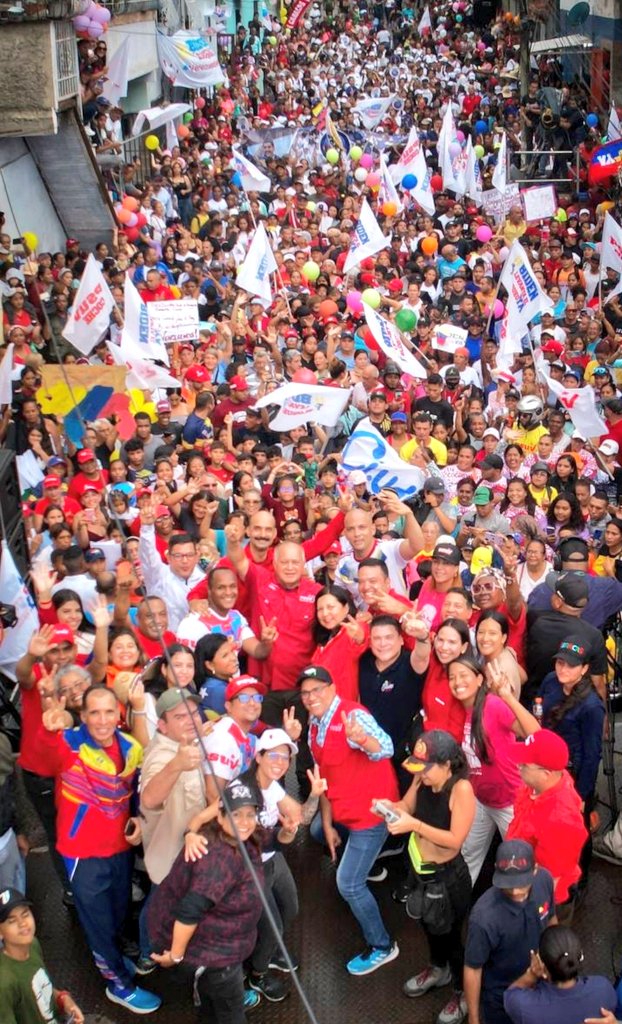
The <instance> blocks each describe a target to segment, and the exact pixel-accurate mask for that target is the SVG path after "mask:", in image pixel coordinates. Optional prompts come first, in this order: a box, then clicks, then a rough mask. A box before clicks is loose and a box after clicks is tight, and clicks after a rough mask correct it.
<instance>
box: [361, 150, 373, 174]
mask: <svg viewBox="0 0 622 1024" xmlns="http://www.w3.org/2000/svg"><path fill="white" fill-rule="evenodd" d="M359 166H360V167H364V168H365V170H366V171H369V170H370V168H371V167H373V166H374V158H373V156H372V155H371V153H363V156H362V157H361V159H360V160H359Z"/></svg>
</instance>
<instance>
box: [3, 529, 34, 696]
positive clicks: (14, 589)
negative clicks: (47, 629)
mask: <svg viewBox="0 0 622 1024" xmlns="http://www.w3.org/2000/svg"><path fill="white" fill-rule="evenodd" d="M0 594H2V600H3V601H7V602H8V603H9V604H12V605H14V607H15V614H16V615H17V622H16V623H15V625H14V626H12V627H11V628H10V629H5V630H4V637H3V640H2V643H0V669H2V671H3V672H4V673H5V674H6V675H7V676H8V677H9V679H15V666H16V664H17V662H18V661H19V659H20V658H21V657H22V656H23V655H24V653H25V651H26V650H27V648H28V644H29V643H30V638H31V636H32V634H33V633H35V632H36V631H37V630H38V629H39V616H38V615H37V608H36V605H35V602H34V601H33V599H32V595H31V594H30V591H29V590H28V587H27V586H26V584H25V583H24V581H23V579H22V577H21V576H20V574H19V572H18V569H17V566H16V564H15V560H14V558H13V555H12V554H11V549H10V547H9V545H8V544H7V542H6V541H5V540H3V541H2V559H1V561H0Z"/></svg>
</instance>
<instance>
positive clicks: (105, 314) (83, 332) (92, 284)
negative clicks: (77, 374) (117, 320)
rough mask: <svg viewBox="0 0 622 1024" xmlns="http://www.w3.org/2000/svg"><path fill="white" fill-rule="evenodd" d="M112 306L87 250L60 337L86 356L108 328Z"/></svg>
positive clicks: (95, 262)
mask: <svg viewBox="0 0 622 1024" xmlns="http://www.w3.org/2000/svg"><path fill="white" fill-rule="evenodd" d="M113 308H114V299H113V297H112V292H111V291H110V288H109V287H108V285H107V283H106V279H105V277H104V275H103V274H102V270H101V267H100V265H99V263H98V262H97V261H96V259H95V257H94V256H93V253H89V258H88V260H87V261H86V267H85V268H84V273H83V274H82V279H81V281H80V287H79V288H78V291H77V292H76V295H75V298H74V300H73V306H72V307H71V313H70V314H69V319H68V320H67V323H66V324H65V327H64V330H63V338H66V339H67V341H69V342H71V344H72V345H73V346H74V347H75V348H77V349H78V351H79V352H82V353H83V354H84V355H85V356H88V355H89V353H90V352H91V351H92V349H94V348H95V346H96V344H97V342H98V341H99V340H100V338H101V337H102V335H104V334H105V333H106V331H107V330H108V328H109V326H110V314H111V312H112V310H113Z"/></svg>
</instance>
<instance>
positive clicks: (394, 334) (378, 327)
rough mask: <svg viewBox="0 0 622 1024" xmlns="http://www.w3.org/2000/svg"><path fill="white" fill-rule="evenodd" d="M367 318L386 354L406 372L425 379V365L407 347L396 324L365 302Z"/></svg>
mask: <svg viewBox="0 0 622 1024" xmlns="http://www.w3.org/2000/svg"><path fill="white" fill-rule="evenodd" d="M363 309H364V311H365V319H366V320H367V326H368V327H369V329H370V331H371V333H372V334H373V336H374V338H375V339H376V341H377V342H378V344H379V345H380V348H381V349H382V351H383V352H384V354H385V356H388V358H389V359H393V360H394V361H395V362H396V363H397V365H398V366H399V367H400V369H401V370H403V371H404V373H409V374H410V376H411V377H416V378H417V379H418V380H425V379H426V378H427V376H428V373H427V370H426V368H425V366H423V365H422V364H421V363H420V362H419V360H418V359H417V358H416V357H415V356H414V355H413V353H412V352H411V351H410V350H409V349H408V348H406V345H405V344H404V342H403V341H402V339H401V337H400V332H399V330H398V329H397V327H395V325H394V324H392V323H389V321H388V320H385V319H384V317H382V316H378V314H377V313H376V310H375V309H372V308H371V306H368V305H367V303H366V302H364V303H363Z"/></svg>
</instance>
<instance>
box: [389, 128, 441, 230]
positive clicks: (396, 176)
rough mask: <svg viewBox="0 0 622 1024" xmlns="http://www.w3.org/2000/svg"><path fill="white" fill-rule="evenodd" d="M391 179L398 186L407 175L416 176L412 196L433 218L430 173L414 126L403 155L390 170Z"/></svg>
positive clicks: (434, 207)
mask: <svg viewBox="0 0 622 1024" xmlns="http://www.w3.org/2000/svg"><path fill="white" fill-rule="evenodd" d="M389 174H390V175H391V178H392V179H393V181H394V182H395V184H398V182H400V181H401V180H402V178H403V177H404V175H405V174H414V176H415V178H416V179H417V185H416V187H415V188H414V189H411V191H410V195H411V196H412V198H413V199H414V200H415V202H417V203H418V204H419V206H420V207H421V209H422V210H425V212H426V213H429V214H430V216H432V215H433V214H434V212H435V210H436V205H435V203H434V194H433V192H432V186H431V185H430V177H431V175H430V171H429V170H428V165H427V163H426V159H425V153H424V152H423V147H422V145H421V142H420V139H419V134H418V132H417V129H416V128H415V126H414V125H413V127H412V128H411V129H410V132H409V135H408V142H407V143H406V145H405V146H404V149H403V151H402V154H401V156H400V158H399V160H398V161H397V163H396V164H392V165H391V167H390V168H389Z"/></svg>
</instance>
